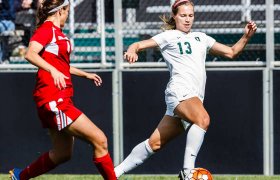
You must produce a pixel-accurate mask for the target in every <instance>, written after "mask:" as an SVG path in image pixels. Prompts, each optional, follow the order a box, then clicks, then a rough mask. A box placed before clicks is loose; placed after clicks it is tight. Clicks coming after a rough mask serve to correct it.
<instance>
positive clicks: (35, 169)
mask: <svg viewBox="0 0 280 180" xmlns="http://www.w3.org/2000/svg"><path fill="white" fill-rule="evenodd" d="M55 167H56V164H54V162H53V161H52V160H51V159H50V156H49V152H47V153H45V154H43V155H42V156H40V157H39V158H38V159H37V160H36V161H34V162H33V163H32V164H30V165H29V166H27V167H26V168H25V169H23V170H22V172H21V173H20V179H21V180H27V179H31V178H34V177H37V176H39V175H42V174H44V173H46V172H48V171H50V170H52V169H54V168H55Z"/></svg>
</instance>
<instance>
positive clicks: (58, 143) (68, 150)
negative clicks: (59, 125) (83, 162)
mask: <svg viewBox="0 0 280 180" xmlns="http://www.w3.org/2000/svg"><path fill="white" fill-rule="evenodd" d="M49 134H50V137H51V140H52V145H53V147H52V149H51V150H50V156H51V159H52V160H54V161H55V162H57V163H58V162H60V161H64V160H67V159H69V158H70V157H71V155H72V152H73V145H74V137H73V136H71V135H69V134H67V133H65V132H63V131H58V130H57V129H49Z"/></svg>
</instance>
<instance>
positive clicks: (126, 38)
mask: <svg viewBox="0 0 280 180" xmlns="http://www.w3.org/2000/svg"><path fill="white" fill-rule="evenodd" d="M135 3H136V4H135ZM137 3H138V4H137ZM196 3H197V5H196V6H195V12H196V17H195V18H196V19H195V24H194V26H193V30H194V31H196V30H197V31H202V32H206V33H207V34H208V35H210V36H212V37H213V38H215V39H216V40H217V41H218V42H221V43H224V44H227V45H232V44H234V43H235V42H237V41H238V39H239V38H240V37H241V36H242V32H243V28H244V25H245V23H244V21H245V20H246V19H248V18H252V19H254V20H256V22H257V24H258V26H259V30H258V32H257V33H256V34H255V35H254V37H253V38H252V39H251V41H250V42H249V45H248V46H247V47H246V49H245V50H244V52H243V53H242V54H241V55H240V56H239V57H238V58H237V59H236V61H265V59H266V58H265V57H266V50H265V49H266V46H265V43H266V42H265V39H266V37H265V36H266V34H265V21H264V19H263V18H264V17H263V16H264V15H263V14H264V13H265V9H264V8H263V7H264V2H263V1H261V0H254V1H251V6H248V7H250V8H249V10H250V13H248V12H245V13H244V12H243V11H242V6H246V4H241V2H237V1H233V0H230V1H215V2H204V1H197V2H196ZM206 3H208V4H206ZM209 3H211V4H209ZM89 4H92V2H91V1H90V0H83V1H80V2H79V5H78V6H77V7H76V8H75V14H92V13H93V11H95V9H90V8H89V7H87V9H83V8H81V7H85V6H86V5H87V6H88V5H89ZM169 5H170V1H169V0H163V1H160V2H158V1H148V0H139V1H135V2H134V4H133V6H127V5H124V7H125V8H126V9H124V12H125V14H124V15H123V16H124V21H125V22H124V23H123V43H124V44H123V46H124V50H125V49H126V48H127V47H128V46H129V45H130V44H131V43H133V42H135V41H139V40H143V39H147V38H149V37H151V36H153V35H155V34H157V33H159V32H161V30H160V25H161V22H160V19H159V15H161V14H163V13H169ZM221 7H224V8H222V9H221ZM254 8H255V9H254ZM82 11H83V13H81V12H82ZM84 11H87V12H84ZM106 11H113V9H111V10H109V9H106ZM247 11H248V9H247ZM276 12H279V7H278V6H276ZM112 13H113V12H112ZM244 14H245V15H244ZM129 17H134V18H131V19H128V18H129ZM82 19H83V18H82V17H79V20H78V21H79V22H77V23H75V31H74V35H73V37H72V38H73V40H74V52H73V54H72V56H71V61H72V63H100V62H101V51H102V49H101V35H100V33H99V32H97V24H96V23H95V22H82V21H83V20H82ZM85 19H87V20H86V21H92V20H90V19H89V18H88V17H87V18H85ZM243 20H244V21H243ZM276 20H277V19H276ZM277 21H279V20H277ZM105 27H106V30H105V31H106V34H105V36H106V39H105V46H106V62H108V63H114V61H115V39H114V24H113V23H108V22H107V23H106V24H105ZM69 31H70V30H69V25H67V26H66V28H65V29H64V32H65V33H66V34H68V35H69ZM279 36H280V32H276V33H275V41H276V42H275V49H276V52H275V56H276V59H280V53H279V52H278V51H277V50H278V48H279V47H280V46H279V44H280V40H279ZM151 53H152V55H151ZM139 60H140V61H142V62H146V61H149V62H159V61H162V57H161V55H160V53H159V51H158V50H157V49H155V50H153V51H152V52H142V53H141V54H140V59H139ZM207 61H208V62H211V61H228V60H227V59H224V58H220V57H213V56H211V55H208V56H207ZM10 63H11V64H17V63H27V62H26V61H25V60H23V59H22V58H21V57H11V58H10Z"/></svg>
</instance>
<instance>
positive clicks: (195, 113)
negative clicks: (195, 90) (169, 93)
mask: <svg viewBox="0 0 280 180" xmlns="http://www.w3.org/2000/svg"><path fill="white" fill-rule="evenodd" d="M174 113H175V114H176V115H178V116H179V117H181V118H182V119H187V120H189V121H191V122H193V123H198V122H199V121H202V120H204V119H209V115H208V113H207V111H206V110H205V108H204V106H203V103H202V102H201V100H200V99H199V98H198V97H192V98H190V99H186V100H184V101H181V102H180V103H179V105H177V107H176V108H175V110H174Z"/></svg>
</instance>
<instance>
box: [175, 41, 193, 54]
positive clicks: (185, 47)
mask: <svg viewBox="0 0 280 180" xmlns="http://www.w3.org/2000/svg"><path fill="white" fill-rule="evenodd" d="M177 45H178V46H179V50H180V54H184V53H186V54H191V53H192V47H191V44H190V43H189V42H184V43H181V42H178V43H177Z"/></svg>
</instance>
